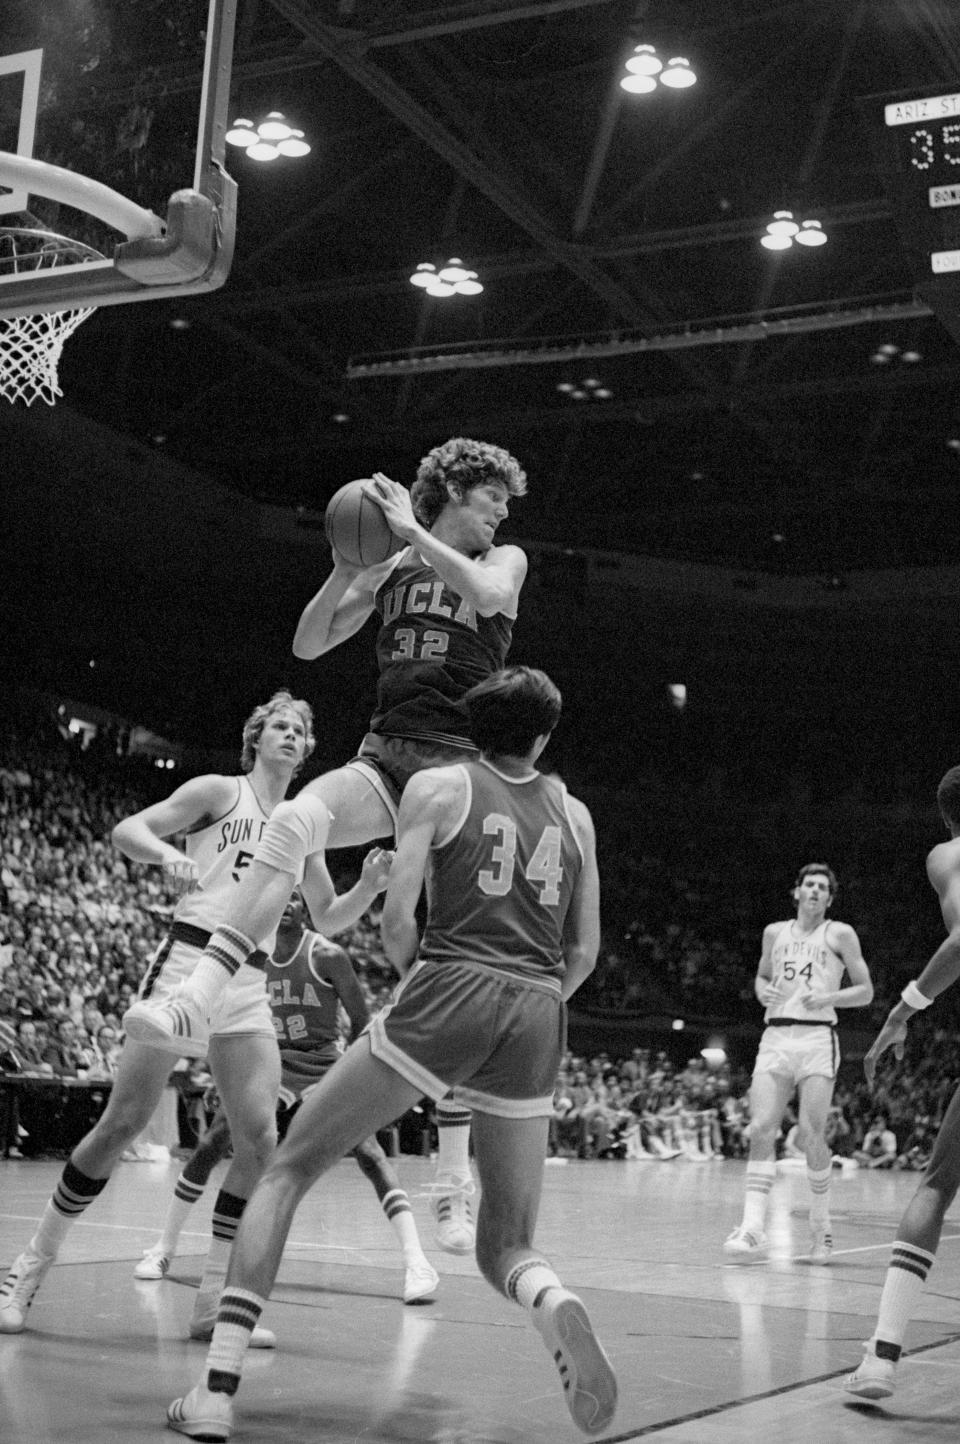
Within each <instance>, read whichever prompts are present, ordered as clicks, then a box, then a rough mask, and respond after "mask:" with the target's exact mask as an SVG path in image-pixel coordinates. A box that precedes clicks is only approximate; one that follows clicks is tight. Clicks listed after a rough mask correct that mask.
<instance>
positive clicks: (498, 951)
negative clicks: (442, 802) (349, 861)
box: [419, 761, 583, 979]
mask: <svg viewBox="0 0 960 1444" xmlns="http://www.w3.org/2000/svg"><path fill="white" fill-rule="evenodd" d="M456 765H457V767H458V768H459V770H460V771H461V772H462V773H463V774H464V776H465V778H466V781H467V800H466V804H465V806H464V809H463V813H462V815H461V817H460V819H459V821H458V823H457V824H456V825H455V827H454V829H453V831H452V832H451V833H450V835H449V836H448V837H446V838H444V840H443V841H442V842H441V843H439V844H438V845H436V846H435V847H434V849H433V852H432V854H431V868H430V872H429V873H428V877H427V893H428V898H429V904H430V909H429V915H428V921H427V926H426V929H425V932H424V936H423V939H422V942H421V944H420V951H419V956H420V958H421V959H423V960H424V961H436V962H464V961H473V962H478V963H485V964H487V966H493V967H499V968H503V969H505V970H506V971H508V972H511V973H518V974H520V975H522V976H526V977H529V976H533V977H537V978H544V977H552V978H558V979H559V978H562V977H563V971H564V961H563V924H564V920H565V918H566V915H567V909H568V908H569V906H570V899H571V897H572V896H573V889H574V884H575V882H576V880H577V877H578V876H579V873H580V869H581V867H582V866H583V854H582V852H581V850H580V844H579V842H578V840H577V835H576V833H575V831H574V828H573V824H572V822H571V820H570V813H569V809H568V805H567V789H566V787H565V786H564V785H563V783H562V782H561V781H560V779H559V778H557V777H548V776H545V775H544V774H543V773H539V772H538V773H534V774H532V775H531V776H528V777H523V778H517V777H507V776H506V775H505V774H504V773H502V772H498V771H497V770H496V769H495V768H494V767H492V766H491V765H490V764H489V763H488V762H484V761H478V762H463V763H458V764H456Z"/></svg>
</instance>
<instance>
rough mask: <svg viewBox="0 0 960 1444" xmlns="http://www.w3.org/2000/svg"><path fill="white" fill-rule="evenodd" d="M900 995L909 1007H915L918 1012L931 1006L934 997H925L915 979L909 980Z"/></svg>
mask: <svg viewBox="0 0 960 1444" xmlns="http://www.w3.org/2000/svg"><path fill="white" fill-rule="evenodd" d="M900 996H901V998H902V999H903V1001H904V1002H905V1003H906V1005H907V1007H908V1008H914V1009H915V1010H916V1011H917V1012H920V1010H921V1009H923V1008H929V1006H930V1004H931V1003H932V1002H933V999H932V998H925V997H924V995H923V994H922V993H921V991H920V989H919V988H918V987H917V985H916V982H915V981H911V982H909V983H908V984H907V986H906V987H905V988H904V990H903V992H902V993H901V994H900Z"/></svg>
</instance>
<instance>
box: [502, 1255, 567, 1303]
mask: <svg viewBox="0 0 960 1444" xmlns="http://www.w3.org/2000/svg"><path fill="white" fill-rule="evenodd" d="M562 1288H563V1284H562V1283H561V1282H560V1280H559V1278H558V1277H557V1275H556V1274H555V1273H554V1271H553V1269H552V1268H551V1267H550V1265H549V1264H548V1263H547V1261H546V1259H543V1258H526V1259H524V1260H523V1261H522V1263H518V1264H514V1266H513V1268H512V1269H511V1270H510V1272H509V1273H508V1274H507V1277H506V1279H505V1280H504V1285H503V1291H504V1293H505V1294H506V1296H507V1298H508V1299H513V1301H514V1303H515V1304H519V1305H520V1307H521V1308H522V1309H526V1311H527V1313H528V1314H532V1313H533V1311H534V1309H535V1308H536V1307H537V1304H538V1303H539V1302H540V1300H541V1298H542V1297H543V1295H544V1294H545V1293H546V1291H547V1289H562Z"/></svg>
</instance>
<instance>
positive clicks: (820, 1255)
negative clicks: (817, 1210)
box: [809, 1223, 833, 1264]
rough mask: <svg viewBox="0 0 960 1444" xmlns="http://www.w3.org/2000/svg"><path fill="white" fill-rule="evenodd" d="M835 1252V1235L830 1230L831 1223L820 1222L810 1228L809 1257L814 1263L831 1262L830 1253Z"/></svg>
mask: <svg viewBox="0 0 960 1444" xmlns="http://www.w3.org/2000/svg"><path fill="white" fill-rule="evenodd" d="M832 1253H833V1235H832V1234H831V1232H830V1225H829V1224H828V1223H827V1224H818V1225H817V1226H816V1227H814V1228H811V1230H810V1253H809V1259H810V1262H811V1263H814V1264H825V1263H829V1262H830V1255H831V1254H832Z"/></svg>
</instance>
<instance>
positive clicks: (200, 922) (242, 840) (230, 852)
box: [173, 777, 276, 953]
mask: <svg viewBox="0 0 960 1444" xmlns="http://www.w3.org/2000/svg"><path fill="white" fill-rule="evenodd" d="M235 780H236V784H237V800H236V802H235V803H234V805H233V806H232V807H231V808H230V810H229V812H225V813H224V814H223V816H222V817H218V818H217V819H216V820H215V821H214V822H210V823H208V824H207V825H206V827H201V828H198V829H197V831H196V832H189V833H187V836H186V838H185V842H184V845H185V850H186V854H187V857H189V858H192V859H193V861H194V862H195V863H196V864H197V869H198V874H199V875H198V881H197V886H196V887H194V888H192V889H191V890H190V892H188V893H187V894H186V896H185V897H182V898H181V899H180V901H179V902H178V903H177V906H176V909H175V911H174V915H173V916H174V920H175V921H176V922H178V923H189V924H190V925H191V926H192V927H195V928H203V930H204V931H205V932H208V933H212V932H213V930H214V928H215V927H217V926H218V924H220V923H222V922H223V919H224V916H225V914H226V911H227V904H228V903H229V901H230V898H231V896H232V893H233V889H234V888H235V887H236V885H237V883H238V882H239V881H240V879H241V877H242V876H243V869H244V868H245V867H249V866H250V863H251V862H252V861H253V855H254V853H255V852H256V850H257V843H258V842H259V841H260V838H261V836H262V834H263V830H264V828H265V827H266V825H267V823H268V822H269V820H270V814H269V813H268V812H265V811H264V809H263V808H262V807H261V805H260V801H259V799H258V797H257V794H256V793H255V792H254V790H253V788H252V786H251V785H250V779H249V778H248V777H237V778H236V779H235ZM275 941H276V932H273V933H271V934H270V936H269V938H266V939H265V940H264V941H263V942H261V944H260V947H261V948H262V950H263V951H264V952H266V953H270V952H272V951H273V945H274V942H275Z"/></svg>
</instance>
